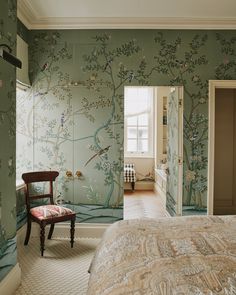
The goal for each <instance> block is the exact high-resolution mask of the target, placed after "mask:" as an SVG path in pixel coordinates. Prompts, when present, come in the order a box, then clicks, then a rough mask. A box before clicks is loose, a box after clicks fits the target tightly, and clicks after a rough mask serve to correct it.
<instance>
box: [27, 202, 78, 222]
mask: <svg viewBox="0 0 236 295" xmlns="http://www.w3.org/2000/svg"><path fill="white" fill-rule="evenodd" d="M30 213H31V215H32V216H34V217H36V218H38V219H40V220H43V219H50V218H53V217H61V216H65V215H70V214H73V213H74V212H73V211H72V210H71V209H68V208H66V207H61V206H57V205H45V206H38V207H34V208H31V209H30Z"/></svg>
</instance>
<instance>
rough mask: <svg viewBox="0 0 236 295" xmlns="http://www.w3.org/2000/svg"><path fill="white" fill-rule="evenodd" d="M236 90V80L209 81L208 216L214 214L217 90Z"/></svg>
mask: <svg viewBox="0 0 236 295" xmlns="http://www.w3.org/2000/svg"><path fill="white" fill-rule="evenodd" d="M216 88H223V89H224V88H229V89H230V88H236V80H209V111H208V122H209V123H208V138H209V139H208V175H207V187H208V190H207V214H208V215H213V213H214V157H215V89H216Z"/></svg>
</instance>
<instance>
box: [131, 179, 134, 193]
mask: <svg viewBox="0 0 236 295" xmlns="http://www.w3.org/2000/svg"><path fill="white" fill-rule="evenodd" d="M134 185H135V182H134V181H132V182H131V187H132V191H134Z"/></svg>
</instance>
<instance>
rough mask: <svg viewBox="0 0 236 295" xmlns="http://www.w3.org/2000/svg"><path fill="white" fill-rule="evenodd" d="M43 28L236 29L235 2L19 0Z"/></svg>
mask: <svg viewBox="0 0 236 295" xmlns="http://www.w3.org/2000/svg"><path fill="white" fill-rule="evenodd" d="M18 17H19V18H20V19H21V21H23V23H24V24H25V25H26V26H27V27H28V28H29V29H40V28H61V29H63V28H174V29H175V28H182V27H183V28H187V29H189V28H202V29H204V28H222V29H223V28H228V29H235V28H236V0H116V1H115V0H18Z"/></svg>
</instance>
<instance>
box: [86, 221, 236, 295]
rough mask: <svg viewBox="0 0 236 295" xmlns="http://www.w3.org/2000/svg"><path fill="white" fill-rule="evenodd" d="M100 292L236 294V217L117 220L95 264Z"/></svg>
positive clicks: (92, 291) (95, 289)
mask: <svg viewBox="0 0 236 295" xmlns="http://www.w3.org/2000/svg"><path fill="white" fill-rule="evenodd" d="M96 294H97V295H105V294H112V295H115V294H116V295H118V294H119V295H125V294H130V295H131V294H132V295H141V294H143V295H144V294H145V295H153V294H161V295H167V294H168V295H169V294H173V295H174V294H179V295H180V294H182V295H188V294H198V295H200V294H204V295H205V294H211V295H212V294H218V295H219V294H227V295H233V294H236V216H222V217H218V216H212V217H208V216H194V217H176V218H162V219H157V220H155V219H140V220H125V221H120V222H117V223H115V224H113V225H112V226H111V227H109V229H108V230H107V231H106V233H105V235H104V238H103V240H102V242H101V243H100V245H99V247H98V249H97V252H96V255H95V257H94V259H93V262H92V266H91V275H90V280H89V288H88V293H87V295H96Z"/></svg>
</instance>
